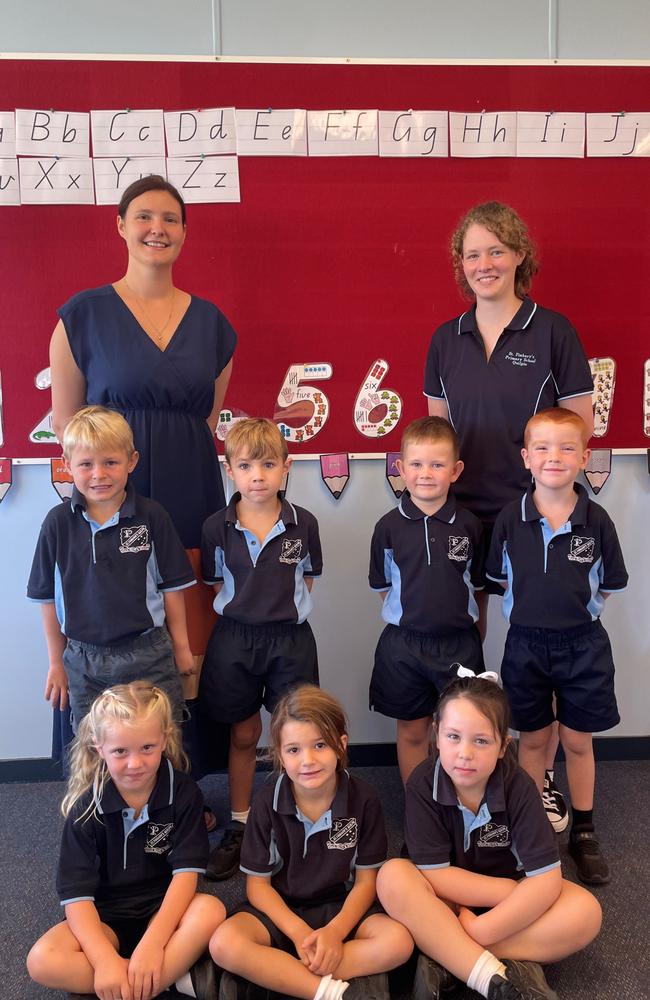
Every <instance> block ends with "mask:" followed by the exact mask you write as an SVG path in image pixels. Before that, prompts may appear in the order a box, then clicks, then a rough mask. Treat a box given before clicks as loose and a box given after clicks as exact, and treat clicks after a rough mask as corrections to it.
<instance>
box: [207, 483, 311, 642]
mask: <svg viewBox="0 0 650 1000" xmlns="http://www.w3.org/2000/svg"><path fill="white" fill-rule="evenodd" d="M240 500H241V494H239V493H235V494H233V497H232V499H231V501H230V503H229V504H228V506H227V507H226V508H224V510H218V511H217V513H216V514H212V516H211V517H209V518H208V519H207V521H206V522H205V524H204V525H203V532H202V536H201V572H202V575H203V579H204V581H205V582H206V583H208V584H214V583H221V584H223V586H222V587H221V590H220V591H219V593H218V594H217V596H216V599H215V601H214V610H215V611H216V612H217V614H219V615H223V616H224V617H225V618H232V619H234V620H235V621H238V622H242V623H244V624H245V625H262V624H264V625H270V624H285V625H295V624H298V625H299V624H300V623H301V622H304V621H305V619H306V618H307V617H308V615H309V614H310V612H311V609H312V607H313V603H312V599H311V595H310V593H309V590H308V589H307V585H306V583H305V577H310V576H320V575H321V573H322V571H323V557H322V554H321V547H320V537H319V534H318V522H317V521H316V518H315V517H314V515H313V514H310V513H309V511H308V510H305V509H304V508H303V507H295V506H294V505H293V504H291V503H289V501H288V500H285V499H284V498H283V497H280V502H281V510H280V517H279V519H278V520H277V521H276V523H275V524H274V525H273V527H272V528H271V530H270V531H269V533H268V535H267V536H266V538H265V539H264V541H263V542H262V543H261V544H260V542H259V540H258V539H257V537H256V535H254V534H253V532H252V531H249V530H248V528H244V527H243V525H241V524H240V523H239V519H238V517H237V504H238V503H239V501H240Z"/></svg>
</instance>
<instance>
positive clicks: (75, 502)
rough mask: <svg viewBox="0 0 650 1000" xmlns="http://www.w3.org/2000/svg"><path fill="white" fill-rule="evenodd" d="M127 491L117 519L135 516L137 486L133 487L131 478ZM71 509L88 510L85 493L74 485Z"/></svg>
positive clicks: (82, 511)
mask: <svg viewBox="0 0 650 1000" xmlns="http://www.w3.org/2000/svg"><path fill="white" fill-rule="evenodd" d="M125 493H126V496H125V497H124V500H123V502H122V504H121V505H120V508H119V510H118V511H117V515H118V517H117V520H119V518H121V517H135V500H136V495H135V488H134V487H133V484H132V483H131V482H130V480H127V483H126V490H125ZM70 510H71V511H72V513H73V514H76V513H77V511H80V512H81V513H83V514H85V513H86V510H87V504H86V498H85V496H84V495H83V493H80V492H79V490H78V489H77V487H76V486H73V487H72V496H71V497H70ZM111 520H112V519H111Z"/></svg>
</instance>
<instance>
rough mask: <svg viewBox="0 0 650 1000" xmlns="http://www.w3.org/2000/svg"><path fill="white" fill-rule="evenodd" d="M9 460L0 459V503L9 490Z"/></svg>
mask: <svg viewBox="0 0 650 1000" xmlns="http://www.w3.org/2000/svg"><path fill="white" fill-rule="evenodd" d="M11 474H12V467H11V459H10V458H0V503H1V502H2V501H3V500H4V498H5V497H6V495H7V493H8V492H9V490H10V489H11Z"/></svg>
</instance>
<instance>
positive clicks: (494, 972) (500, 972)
mask: <svg viewBox="0 0 650 1000" xmlns="http://www.w3.org/2000/svg"><path fill="white" fill-rule="evenodd" d="M492 976H503V977H504V979H505V978H506V967H505V965H504V964H503V962H500V961H499V959H498V958H496V956H495V955H493V954H492V952H491V951H484V952H483V953H482V954H481V955H479V957H478V958H477V960H476V964H475V965H474V968H473V969H472V971H471V972H470V974H469V978H468V980H467V985H468V986H469V988H470V990H476V992H477V993H480V994H481V996H482V997H486V996H487V995H488V989H489V988H490V982H491V980H492Z"/></svg>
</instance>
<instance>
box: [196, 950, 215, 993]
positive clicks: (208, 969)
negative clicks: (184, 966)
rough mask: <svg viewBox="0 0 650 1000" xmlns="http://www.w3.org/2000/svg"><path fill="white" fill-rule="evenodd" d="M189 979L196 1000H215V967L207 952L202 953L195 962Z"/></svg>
mask: <svg viewBox="0 0 650 1000" xmlns="http://www.w3.org/2000/svg"><path fill="white" fill-rule="evenodd" d="M190 979H191V980H192V986H193V987H194V992H195V993H196V996H197V1000H217V998H218V996H219V989H218V984H217V967H216V966H215V964H214V962H213V961H212V956H211V955H210V952H209V951H204V952H203V954H202V955H201V957H200V958H198V959H197V960H196V962H195V963H194V965H193V966H192V968H191V969H190Z"/></svg>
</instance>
